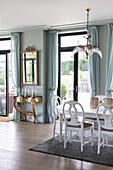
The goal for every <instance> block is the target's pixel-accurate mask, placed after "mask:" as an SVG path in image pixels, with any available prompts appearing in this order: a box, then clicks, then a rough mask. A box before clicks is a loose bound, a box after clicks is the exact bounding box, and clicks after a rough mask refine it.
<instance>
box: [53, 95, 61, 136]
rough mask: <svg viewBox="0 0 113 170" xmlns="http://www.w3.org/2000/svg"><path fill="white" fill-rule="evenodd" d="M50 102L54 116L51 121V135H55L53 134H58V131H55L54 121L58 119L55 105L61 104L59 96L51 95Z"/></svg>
mask: <svg viewBox="0 0 113 170" xmlns="http://www.w3.org/2000/svg"><path fill="white" fill-rule="evenodd" d="M51 104H52V110H53V114H54V117H53V123H54V126H53V137H55V134H58V132H56V121H59V113H58V110H57V106H58V105H60V104H61V98H60V97H59V96H56V95H54V96H53V97H52V100H51Z"/></svg>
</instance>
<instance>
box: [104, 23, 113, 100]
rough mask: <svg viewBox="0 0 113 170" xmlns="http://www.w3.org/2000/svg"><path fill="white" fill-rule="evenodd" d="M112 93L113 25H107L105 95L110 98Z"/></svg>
mask: <svg viewBox="0 0 113 170" xmlns="http://www.w3.org/2000/svg"><path fill="white" fill-rule="evenodd" d="M112 91H113V24H108V40H107V55H106V93H105V95H106V96H107V97H109V98H111V97H112Z"/></svg>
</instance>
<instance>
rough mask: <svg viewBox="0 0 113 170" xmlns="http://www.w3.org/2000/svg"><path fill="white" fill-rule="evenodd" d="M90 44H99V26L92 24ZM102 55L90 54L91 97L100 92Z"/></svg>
mask: <svg viewBox="0 0 113 170" xmlns="http://www.w3.org/2000/svg"><path fill="white" fill-rule="evenodd" d="M89 34H90V35H91V39H90V44H91V45H94V46H98V26H90V27H89ZM99 67H100V57H99V55H98V54H95V53H94V54H93V55H91V56H89V75H90V83H91V97H95V96H96V95H98V94H100V69H99Z"/></svg>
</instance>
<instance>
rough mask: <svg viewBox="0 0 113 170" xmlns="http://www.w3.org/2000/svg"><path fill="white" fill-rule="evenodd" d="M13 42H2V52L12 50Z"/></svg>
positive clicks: (0, 45)
mask: <svg viewBox="0 0 113 170" xmlns="http://www.w3.org/2000/svg"><path fill="white" fill-rule="evenodd" d="M10 49H11V40H4V41H0V50H10Z"/></svg>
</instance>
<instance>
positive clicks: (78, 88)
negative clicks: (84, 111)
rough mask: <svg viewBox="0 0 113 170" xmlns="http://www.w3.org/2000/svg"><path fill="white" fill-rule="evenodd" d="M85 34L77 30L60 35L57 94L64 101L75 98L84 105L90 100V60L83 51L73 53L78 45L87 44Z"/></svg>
mask: <svg viewBox="0 0 113 170" xmlns="http://www.w3.org/2000/svg"><path fill="white" fill-rule="evenodd" d="M85 34H86V32H77V33H67V34H59V36H58V68H59V69H58V91H57V94H58V96H60V97H61V100H62V101H63V102H64V101H65V100H67V101H69V100H75V101H79V102H80V103H81V104H83V105H84V104H85V103H84V101H87V100H90V81H89V71H88V60H86V59H85V55H84V54H83V53H82V52H79V53H76V54H75V55H74V54H73V49H74V47H75V46H76V45H79V44H81V45H84V44H86V40H85V39H84V37H83V36H84V35H85ZM86 98H87V100H86ZM87 103H89V101H87Z"/></svg>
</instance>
